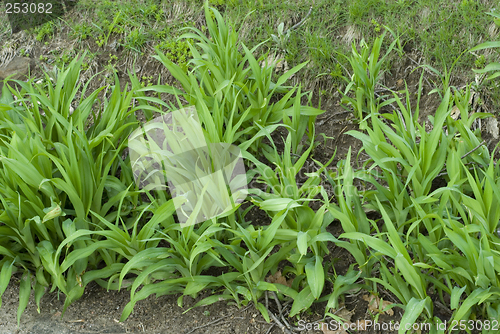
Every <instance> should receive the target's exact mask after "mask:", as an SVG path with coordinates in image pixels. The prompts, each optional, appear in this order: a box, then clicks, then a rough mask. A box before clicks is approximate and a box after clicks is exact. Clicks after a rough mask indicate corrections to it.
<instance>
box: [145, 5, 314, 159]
mask: <svg viewBox="0 0 500 334" xmlns="http://www.w3.org/2000/svg"><path fill="white" fill-rule="evenodd" d="M210 13H212V14H213V15H214V16H215V18H216V21H213V20H212V18H211V16H210ZM205 17H206V20H207V26H208V31H209V33H210V36H211V39H209V38H207V37H206V36H205V34H203V33H202V32H201V31H199V30H198V29H196V28H193V27H187V28H185V29H187V30H191V31H192V33H186V34H184V35H183V36H181V37H180V38H184V39H193V40H196V41H198V43H197V46H198V47H199V48H200V49H201V50H202V52H203V53H202V54H200V53H199V51H198V49H197V48H196V47H194V46H192V47H191V53H192V55H193V59H192V60H191V61H190V63H191V64H192V65H193V72H190V73H185V71H183V70H182V68H180V67H179V66H178V65H176V64H174V63H173V62H172V61H171V60H170V59H169V58H168V57H167V56H166V55H165V54H163V53H161V52H159V51H158V56H156V57H155V58H157V59H158V60H160V61H161V62H162V63H163V64H164V65H165V66H166V67H167V68H168V70H169V71H170V73H171V74H172V75H173V76H174V77H175V78H176V79H177V80H178V81H179V82H180V84H181V86H182V88H183V91H181V90H178V89H175V88H173V87H170V86H153V87H150V88H148V89H147V90H149V91H153V92H158V93H175V94H179V95H182V96H183V97H184V98H185V99H186V100H187V101H188V103H189V104H190V105H194V106H196V109H197V111H198V113H199V115H200V120H201V122H202V124H203V125H204V128H205V130H206V131H207V135H208V141H209V142H212V143H216V142H226V143H233V142H237V143H239V144H240V145H242V146H241V148H242V149H247V148H250V150H251V151H252V152H258V151H259V148H258V147H259V145H260V142H261V139H260V138H261V137H262V136H264V135H266V133H271V132H272V131H274V129H276V127H277V126H279V124H278V123H279V121H281V120H282V119H283V117H284V115H293V114H296V109H294V107H293V106H292V104H293V100H292V99H291V97H292V96H293V94H294V93H296V88H290V87H286V86H283V84H284V83H285V82H286V80H287V79H288V78H290V77H291V76H292V75H293V74H295V73H296V72H298V71H299V70H300V69H301V68H302V67H304V66H305V65H306V63H303V64H300V65H297V66H296V67H294V68H292V69H291V70H289V71H287V72H286V73H284V74H283V75H282V76H280V77H279V78H278V80H277V81H276V83H274V82H273V81H272V72H273V65H271V64H268V63H267V62H265V65H264V66H262V67H261V66H260V65H259V63H258V60H257V59H256V58H255V57H254V56H253V53H254V52H255V50H256V49H257V47H255V48H253V49H252V50H249V49H248V48H247V47H246V46H245V45H244V44H242V43H241V42H239V41H238V34H237V33H236V31H234V30H231V29H230V27H229V26H228V25H227V24H226V22H225V21H224V19H223V18H222V16H221V15H220V13H219V12H218V11H217V10H215V9H213V8H209V7H208V5H207V4H205ZM240 45H241V48H242V49H243V50H244V54H242V53H240V52H239V49H240V47H239V46H240ZM259 60H261V61H264V56H262V57H261V58H259ZM247 64H248V65H247ZM245 66H247V67H245ZM141 91H146V90H139V92H141ZM278 94H279V95H281V97H280V99H279V100H278V101H277V102H274V103H273V102H271V101H272V100H273V99H274V97H275V96H276V97H278V96H279V95H278ZM277 95H278V96H277ZM141 99H142V100H143V101H144V102H143V104H146V101H148V100H147V98H145V97H143V98H141ZM151 101H153V100H151ZM155 101H156V102H158V103H159V102H160V101H158V100H155ZM160 104H161V103H160ZM167 107H168V106H167ZM298 110H299V115H300V117H311V116H312V117H314V116H317V115H319V114H321V113H322V112H323V111H321V110H319V109H316V108H312V107H310V106H299V107H298ZM293 123H294V124H295V125H298V124H301V121H298V120H297V115H295V116H294V120H293ZM311 123H312V122H311V121H310V120H309V124H311ZM292 130H293V131H298V130H299V129H292ZM298 133H301V131H299V132H298ZM309 135H310V134H309ZM299 140H300V138H299ZM294 145H295V144H294Z"/></svg>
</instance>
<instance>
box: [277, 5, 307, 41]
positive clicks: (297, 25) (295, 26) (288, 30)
mask: <svg viewBox="0 0 500 334" xmlns="http://www.w3.org/2000/svg"><path fill="white" fill-rule="evenodd" d="M312 9H313V7H312V6H311V7H309V12H307V15H306V16H305V17H304V18H303V19H302V20H301V21H300V22H299V23H297V24H296V25H294V26H293V27H291V28H290V29H287V31H285V32H284V33H283V34H284V35H286V34H288V33H289V32H290V31H292V30H295V29H297V28H298V27H300V26H301V25H303V24H304V22H305V21H306V19H307V17H308V16H309V15H311V12H312Z"/></svg>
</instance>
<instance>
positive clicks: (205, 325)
mask: <svg viewBox="0 0 500 334" xmlns="http://www.w3.org/2000/svg"><path fill="white" fill-rule="evenodd" d="M250 306H252V304H248V305H247V306H246V307H245V308H244V309H242V310H238V312H243V311H245V310H247V309H248V308H249V307H250ZM233 314H234V312H233V313H231V314H228V315H225V316H223V317H220V318H219V319H216V320H214V321H210V322H209V323H206V324H204V325H201V326H198V327H195V328H193V329H192V330H191V331H189V332H187V333H186V334H191V333H193V332H194V331H195V330H197V329H200V328H203V327H208V326H211V325H213V324H216V323H218V322H219V321H221V320H222V319H225V318H227V317H230V316H232V315H233Z"/></svg>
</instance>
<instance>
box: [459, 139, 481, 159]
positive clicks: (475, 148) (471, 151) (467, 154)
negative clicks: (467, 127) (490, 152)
mask: <svg viewBox="0 0 500 334" xmlns="http://www.w3.org/2000/svg"><path fill="white" fill-rule="evenodd" d="M484 144H486V140H483V141H482V142H481V143H479V145H477V146H476V147H474V148H473V149H472V150H470V151H469V152H467V153H466V154H465V155H464V156H462V157H461V158H460V160H461V159H464V158H466V157H467V156H469V155H470V154H471V153H473V152H474V151H475V150H477V149H478V148H480V147H481V146H483V145H484Z"/></svg>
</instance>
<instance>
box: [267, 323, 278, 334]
mask: <svg viewBox="0 0 500 334" xmlns="http://www.w3.org/2000/svg"><path fill="white" fill-rule="evenodd" d="M274 326H276V324H274V323H273V324H271V327H269V329H268V330H267V332H266V334H269V333H271V329H273V328H274Z"/></svg>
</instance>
